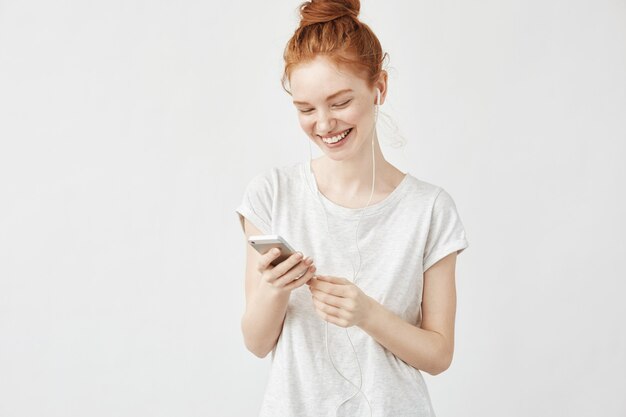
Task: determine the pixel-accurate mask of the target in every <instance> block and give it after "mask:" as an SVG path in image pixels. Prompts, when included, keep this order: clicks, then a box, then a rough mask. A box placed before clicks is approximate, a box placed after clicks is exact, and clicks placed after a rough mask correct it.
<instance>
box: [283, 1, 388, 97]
mask: <svg viewBox="0 0 626 417" xmlns="http://www.w3.org/2000/svg"><path fill="white" fill-rule="evenodd" d="M360 8H361V3H360V1H359V0H344V1H341V0H312V1H307V2H304V3H302V4H301V5H300V16H301V20H300V26H299V27H298V29H296V31H295V32H294V34H293V36H292V37H291V39H289V42H287V46H286V47H285V52H284V54H283V58H284V60H285V72H284V73H283V77H282V85H283V88H284V89H285V91H287V92H288V93H290V94H291V92H290V91H289V90H288V89H287V87H286V84H287V83H288V81H289V77H290V76H291V71H292V70H293V68H294V66H295V65H298V64H300V63H304V62H307V61H310V60H312V59H313V58H315V57H316V56H318V55H324V56H326V57H327V58H329V59H330V60H331V61H332V62H333V63H334V64H335V65H337V66H338V67H348V68H350V69H351V70H353V71H354V73H355V74H357V75H359V76H361V77H362V78H363V79H364V80H365V81H366V83H367V85H368V86H369V87H370V88H372V87H373V86H374V84H375V82H376V80H377V79H378V77H379V76H380V73H381V72H382V69H383V61H384V59H385V58H386V57H387V53H384V54H383V51H382V47H381V46H380V41H379V40H378V38H377V37H376V35H375V34H374V32H373V31H372V30H371V29H370V28H369V26H367V25H366V24H365V23H363V22H361V21H360V20H359V19H358V15H359V10H360Z"/></svg>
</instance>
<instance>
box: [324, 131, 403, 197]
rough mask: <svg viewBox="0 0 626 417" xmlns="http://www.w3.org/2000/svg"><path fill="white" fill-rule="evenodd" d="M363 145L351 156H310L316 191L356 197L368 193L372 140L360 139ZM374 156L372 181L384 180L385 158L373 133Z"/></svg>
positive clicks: (370, 180)
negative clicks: (336, 157) (338, 158)
mask: <svg viewBox="0 0 626 417" xmlns="http://www.w3.org/2000/svg"><path fill="white" fill-rule="evenodd" d="M362 146H363V149H361V152H358V153H357V154H356V155H355V156H354V157H353V158H351V159H346V160H342V161H335V160H333V159H331V158H328V157H327V156H322V157H320V158H318V159H317V160H314V164H313V165H314V167H315V168H314V172H315V173H316V180H317V182H318V186H319V188H320V191H322V192H323V193H324V194H330V195H343V196H346V197H353V196H354V197H356V196H362V195H369V193H370V192H371V189H372V144H371V142H370V141H367V142H366V143H363V145H362ZM374 156H375V159H376V185H375V188H376V190H374V191H375V192H376V191H377V190H378V189H379V188H378V184H380V183H381V182H382V181H384V178H386V177H387V176H388V174H389V171H390V170H391V165H390V164H389V163H388V162H387V161H386V160H385V158H384V156H383V154H382V152H381V149H380V146H379V144H378V139H377V137H376V136H375V137H374Z"/></svg>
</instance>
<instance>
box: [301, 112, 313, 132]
mask: <svg viewBox="0 0 626 417" xmlns="http://www.w3.org/2000/svg"><path fill="white" fill-rule="evenodd" d="M298 121H299V122H300V127H301V128H302V130H304V131H305V132H306V133H307V134H308V133H309V132H311V131H312V130H313V121H312V120H311V119H310V118H308V117H303V116H300V117H299V118H298Z"/></svg>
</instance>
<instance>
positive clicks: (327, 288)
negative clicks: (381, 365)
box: [310, 252, 457, 375]
mask: <svg viewBox="0 0 626 417" xmlns="http://www.w3.org/2000/svg"><path fill="white" fill-rule="evenodd" d="M456 255H457V253H456V252H454V253H452V254H450V255H448V256H446V257H445V258H443V259H441V260H440V261H439V262H437V263H436V264H434V265H433V266H432V267H430V268H429V269H428V271H426V272H425V273H424V293H423V297H422V323H421V327H417V326H415V325H412V324H410V323H407V322H406V321H404V320H403V319H401V318H400V317H398V316H397V315H395V314H394V313H392V312H391V311H389V310H387V309H386V308H385V307H384V306H382V305H381V304H380V303H378V302H377V301H376V300H374V299H373V298H371V297H368V296H367V295H365V294H364V293H363V292H362V291H361V290H360V289H359V288H358V287H357V286H356V285H354V284H353V283H352V282H351V281H348V280H346V279H345V278H336V277H325V276H320V277H317V279H315V280H313V281H312V283H311V284H310V288H311V292H312V294H313V302H314V304H315V307H316V312H317V313H318V314H319V315H320V316H321V317H322V318H323V319H324V320H327V321H329V322H331V323H334V324H336V325H338V326H342V327H348V326H352V325H357V326H359V327H360V328H361V329H363V330H364V331H365V332H367V333H368V334H369V335H370V336H372V337H373V338H374V339H375V340H376V341H377V342H378V343H380V344H381V345H383V346H384V347H385V348H387V349H388V350H389V351H391V352H392V353H393V354H394V355H396V356H397V357H398V358H400V359H402V360H403V361H405V362H406V363H408V364H409V365H411V366H413V367H414V368H416V369H420V370H423V371H425V372H428V373H429V374H431V375H437V374H439V373H441V372H443V371H445V370H446V369H447V368H448V367H449V366H450V363H451V362H452V353H453V351H454V316H455V314H456V289H455V284H454V280H455V273H454V270H455V266H456Z"/></svg>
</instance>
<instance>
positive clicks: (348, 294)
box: [307, 275, 374, 327]
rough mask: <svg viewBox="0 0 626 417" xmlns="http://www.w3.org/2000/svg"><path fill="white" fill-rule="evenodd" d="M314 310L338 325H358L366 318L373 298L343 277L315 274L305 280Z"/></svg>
mask: <svg viewBox="0 0 626 417" xmlns="http://www.w3.org/2000/svg"><path fill="white" fill-rule="evenodd" d="M307 285H308V286H309V290H310V291H311V294H312V296H313V304H314V305H315V312H316V313H317V314H318V315H319V316H320V317H322V318H323V319H324V320H326V321H328V322H329V323H333V324H336V325H337V326H340V327H351V326H358V325H360V324H361V323H363V322H364V321H365V320H367V318H368V316H369V313H370V311H371V309H372V303H373V302H374V300H373V299H372V298H370V297H368V296H367V295H366V294H365V293H364V292H363V291H361V289H360V288H359V287H357V286H356V285H355V284H353V283H352V282H351V281H348V280H347V279H345V278H339V277H332V276H327V275H316V276H315V277H314V278H312V279H311V280H309V281H308V282H307Z"/></svg>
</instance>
